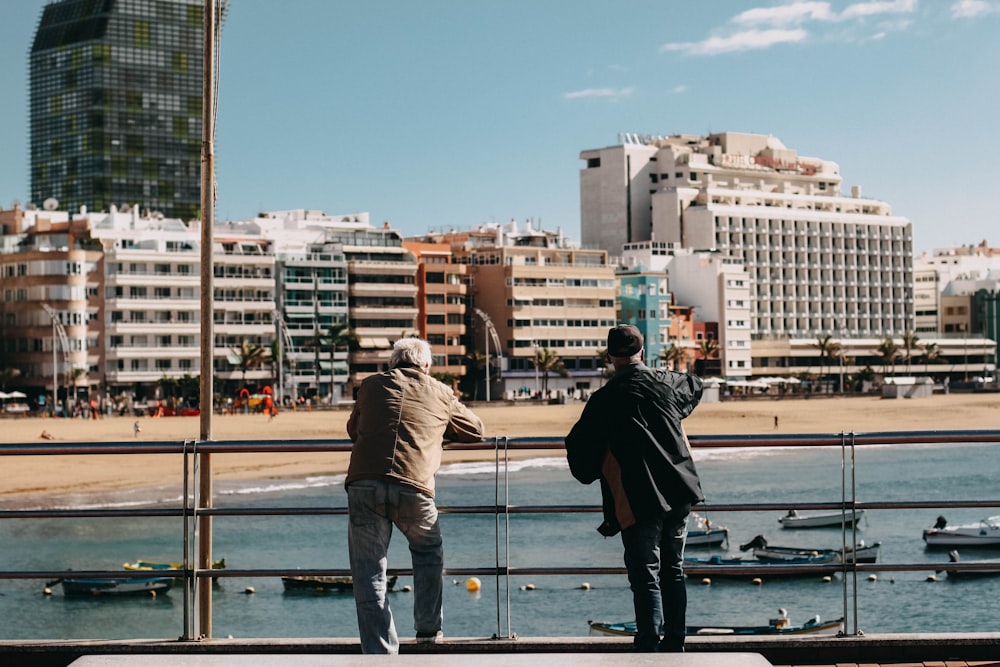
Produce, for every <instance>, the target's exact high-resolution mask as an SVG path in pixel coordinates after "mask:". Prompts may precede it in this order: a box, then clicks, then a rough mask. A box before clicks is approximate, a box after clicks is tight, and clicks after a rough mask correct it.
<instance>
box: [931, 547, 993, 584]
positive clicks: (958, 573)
mask: <svg viewBox="0 0 1000 667" xmlns="http://www.w3.org/2000/svg"><path fill="white" fill-rule="evenodd" d="M948 560H949V561H950V562H952V563H959V562H961V560H960V558H959V556H958V550H957V549H955V550H952V551H951V552H949V553H948ZM970 563H972V564H975V565H981V566H982V567H981V568H976V569H968V570H966V569H962V570H956V569H951V568H945V569H944V571H945V572H947V573H948V577H949V578H952V577H954V578H959V577H996V576H1000V558H984V559H982V560H968V561H965V564H966V565H968V564H970Z"/></svg>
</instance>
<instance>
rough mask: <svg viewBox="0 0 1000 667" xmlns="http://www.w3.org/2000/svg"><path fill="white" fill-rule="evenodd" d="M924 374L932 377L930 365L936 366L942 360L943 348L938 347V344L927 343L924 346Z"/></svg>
mask: <svg viewBox="0 0 1000 667" xmlns="http://www.w3.org/2000/svg"><path fill="white" fill-rule="evenodd" d="M921 356H923V358H924V373H926V374H928V375H930V369H928V367H927V366H928V365H929V364H936V363H937V362H938V361H939V360H940V359H941V348H940V347H938V344H937V343H927V344H926V345H924V353H923V355H921Z"/></svg>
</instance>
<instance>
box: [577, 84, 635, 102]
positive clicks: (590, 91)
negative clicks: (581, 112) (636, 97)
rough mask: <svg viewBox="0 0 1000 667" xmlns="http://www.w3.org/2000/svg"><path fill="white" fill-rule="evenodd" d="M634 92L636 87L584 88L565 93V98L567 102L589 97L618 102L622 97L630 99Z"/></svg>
mask: <svg viewBox="0 0 1000 667" xmlns="http://www.w3.org/2000/svg"><path fill="white" fill-rule="evenodd" d="M634 92H635V86H627V87H625V88H584V89H583V90H574V91H571V92H568V93H563V98H564V99H567V100H578V99H582V98H587V97H602V98H609V99H615V100H617V99H620V98H622V97H628V96H629V95H631V94H632V93H634Z"/></svg>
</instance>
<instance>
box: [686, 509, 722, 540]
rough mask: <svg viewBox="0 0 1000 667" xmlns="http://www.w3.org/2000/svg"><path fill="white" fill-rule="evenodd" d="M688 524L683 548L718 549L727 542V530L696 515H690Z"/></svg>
mask: <svg viewBox="0 0 1000 667" xmlns="http://www.w3.org/2000/svg"><path fill="white" fill-rule="evenodd" d="M689 523H690V525H689V526H688V533H687V541H686V542H685V543H684V544H685V546H688V547H720V546H722V545H723V544H725V543H728V541H729V529H728V528H726V527H725V526H718V525H716V524H714V523H712V522H711V521H709V520H708V519H706V518H705V517H703V516H701V515H699V514H697V513H694V512H692V513H691V521H690V522H689Z"/></svg>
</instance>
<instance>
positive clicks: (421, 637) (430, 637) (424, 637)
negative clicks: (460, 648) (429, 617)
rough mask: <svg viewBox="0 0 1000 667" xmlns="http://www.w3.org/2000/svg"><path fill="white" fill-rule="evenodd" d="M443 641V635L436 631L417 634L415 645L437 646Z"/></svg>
mask: <svg viewBox="0 0 1000 667" xmlns="http://www.w3.org/2000/svg"><path fill="white" fill-rule="evenodd" d="M442 639H444V633H443V632H441V631H440V630H438V631H437V632H418V633H417V643H418V644H437V643H438V642H439V641H441V640H442Z"/></svg>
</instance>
